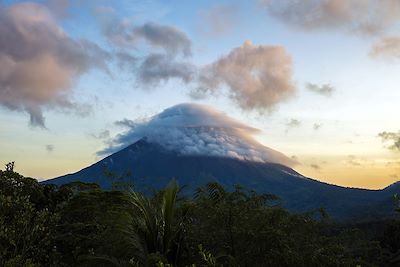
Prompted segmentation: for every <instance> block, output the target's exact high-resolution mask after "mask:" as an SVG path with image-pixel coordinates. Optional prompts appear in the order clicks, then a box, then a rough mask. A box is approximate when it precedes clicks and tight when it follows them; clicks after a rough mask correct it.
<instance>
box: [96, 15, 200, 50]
mask: <svg viewBox="0 0 400 267" xmlns="http://www.w3.org/2000/svg"><path fill="white" fill-rule="evenodd" d="M103 33H104V34H105V36H106V37H107V39H108V40H109V41H110V42H111V43H113V44H114V45H117V46H120V47H124V48H136V47H137V46H138V45H139V44H140V42H144V43H146V44H149V45H151V46H154V47H158V48H162V49H163V50H164V51H165V52H166V53H167V54H169V55H178V54H182V55H183V56H185V57H186V56H190V55H191V53H192V51H191V49H192V48H191V46H192V43H191V41H190V39H189V38H188V37H187V36H186V34H185V33H184V32H182V31H180V30H178V29H177V28H175V27H172V26H168V25H160V24H156V23H153V22H149V23H145V24H143V25H141V26H131V25H130V23H126V22H123V21H122V22H121V21H119V20H117V19H114V20H108V21H106V22H104V23H103Z"/></svg>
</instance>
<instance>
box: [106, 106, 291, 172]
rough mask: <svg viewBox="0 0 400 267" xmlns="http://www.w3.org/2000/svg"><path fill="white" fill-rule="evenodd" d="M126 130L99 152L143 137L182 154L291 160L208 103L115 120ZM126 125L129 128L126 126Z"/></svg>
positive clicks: (270, 160)
mask: <svg viewBox="0 0 400 267" xmlns="http://www.w3.org/2000/svg"><path fill="white" fill-rule="evenodd" d="M118 124H119V125H124V126H127V127H128V130H127V131H126V132H124V133H122V134H119V135H117V136H116V138H114V140H113V141H112V145H111V146H109V147H107V148H106V149H104V150H102V151H100V152H99V155H107V154H110V153H113V152H116V151H118V150H120V149H122V148H125V147H127V146H129V145H130V144H132V143H134V142H136V141H137V140H140V139H142V138H146V139H147V140H148V141H150V142H157V143H159V144H161V145H162V146H163V147H165V148H166V149H168V150H173V151H177V152H178V153H181V154H184V155H207V156H219V157H233V158H239V159H242V160H255V161H261V162H277V163H282V164H285V165H293V164H295V161H294V160H293V159H291V158H288V157H286V156H285V155H283V154H281V153H280V152H277V151H275V150H273V149H270V148H268V147H265V146H263V145H261V144H260V143H258V142H257V141H256V140H255V139H253V137H252V135H253V134H255V133H257V132H259V130H258V129H255V128H252V127H249V126H247V125H245V124H242V123H240V122H238V121H235V120H233V119H231V118H229V117H228V116H226V115H225V114H224V113H222V112H219V111H217V110H215V109H212V108H211V107H208V106H203V105H197V104H180V105H176V106H174V107H171V108H168V109H166V110H164V111H163V112H161V113H159V114H158V115H155V116H153V117H151V118H150V119H149V120H147V121H145V122H138V123H133V122H132V121H130V120H124V121H123V122H119V123H118ZM129 127H130V128H129Z"/></svg>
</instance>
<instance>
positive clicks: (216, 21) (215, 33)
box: [199, 4, 239, 37]
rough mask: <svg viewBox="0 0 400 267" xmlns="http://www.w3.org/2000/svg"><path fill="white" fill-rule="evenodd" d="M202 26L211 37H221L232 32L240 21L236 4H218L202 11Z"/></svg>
mask: <svg viewBox="0 0 400 267" xmlns="http://www.w3.org/2000/svg"><path fill="white" fill-rule="evenodd" d="M199 17H200V28H201V30H202V31H203V32H204V33H206V34H207V35H209V36H211V37H219V36H221V35H224V34H227V33H229V32H231V31H232V30H233V29H234V27H235V25H236V24H237V21H239V18H238V17H239V12H238V7H237V6H236V5H235V4H218V5H214V6H212V7H210V8H208V9H206V10H202V11H200V16H199Z"/></svg>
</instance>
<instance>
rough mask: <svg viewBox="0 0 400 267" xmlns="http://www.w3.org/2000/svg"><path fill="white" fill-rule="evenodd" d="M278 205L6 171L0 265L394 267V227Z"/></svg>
mask: <svg viewBox="0 0 400 267" xmlns="http://www.w3.org/2000/svg"><path fill="white" fill-rule="evenodd" d="M276 200H277V197H276V196H273V195H259V194H256V193H255V192H252V191H247V190H245V189H243V188H241V187H236V188H235V190H233V191H229V192H228V191H226V190H224V188H222V187H221V186H220V185H219V184H217V183H210V184H208V185H206V186H204V187H202V188H199V189H198V190H197V191H196V192H195V194H194V196H193V197H191V198H188V199H186V198H182V197H180V194H179V187H178V185H177V184H176V183H175V182H174V181H171V182H170V184H169V185H168V186H167V187H166V188H165V189H164V190H162V191H160V192H158V193H156V194H155V195H154V196H152V197H146V196H144V195H142V194H140V193H138V192H135V191H132V190H117V189H116V190H111V191H103V190H101V189H100V188H99V187H98V186H97V185H96V184H85V183H80V182H75V183H71V184H67V185H64V186H61V187H57V186H53V185H41V184H39V183H38V182H37V181H36V180H34V179H31V178H25V177H22V176H21V175H19V174H18V173H16V172H14V165H13V163H10V164H7V165H6V169H5V170H4V171H0V266H29V267H34V266H191V267H194V266H218V267H219V266H399V264H400V221H399V220H391V221H381V222H376V221H375V222H364V223H359V224H353V225H349V224H338V223H334V222H332V221H331V220H330V219H329V217H328V216H327V214H325V213H324V212H323V210H321V211H313V212H310V213H308V214H300V215H299V214H291V213H289V212H287V211H286V210H285V209H283V208H281V207H280V206H279V205H278V204H277V203H279V202H277V201H276ZM396 201H399V200H398V197H396ZM396 205H397V207H398V202H397V204H396Z"/></svg>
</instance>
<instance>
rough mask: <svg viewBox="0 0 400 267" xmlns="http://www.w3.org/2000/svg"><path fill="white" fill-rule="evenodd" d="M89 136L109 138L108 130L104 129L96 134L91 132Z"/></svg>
mask: <svg viewBox="0 0 400 267" xmlns="http://www.w3.org/2000/svg"><path fill="white" fill-rule="evenodd" d="M91 136H92V137H94V138H96V139H107V138H110V131H109V130H104V131H102V132H100V133H98V134H91Z"/></svg>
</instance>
